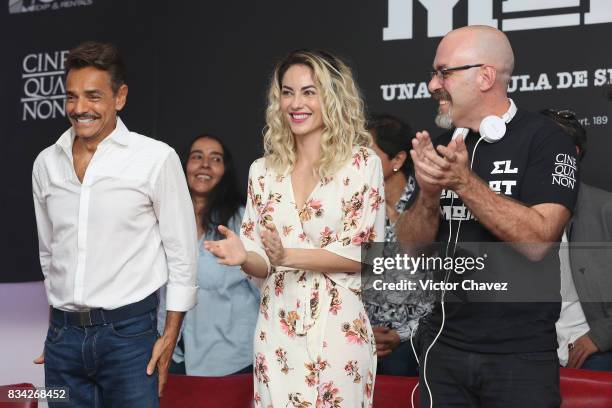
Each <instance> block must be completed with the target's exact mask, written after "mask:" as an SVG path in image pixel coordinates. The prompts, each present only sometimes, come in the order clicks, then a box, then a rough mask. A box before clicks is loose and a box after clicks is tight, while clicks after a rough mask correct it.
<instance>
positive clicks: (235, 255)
mask: <svg viewBox="0 0 612 408" xmlns="http://www.w3.org/2000/svg"><path fill="white" fill-rule="evenodd" d="M219 232H220V233H221V234H222V235H223V236H224V237H225V239H221V240H218V241H204V248H206V250H207V251H209V252H210V253H211V254H213V255H214V256H216V257H217V258H218V262H219V263H220V264H222V265H242V264H244V263H245V262H246V259H247V251H246V249H244V245H243V244H242V241H241V240H240V237H239V236H238V235H237V234H236V233H235V232H234V231H232V230H231V229H229V228H227V227H226V226H224V225H219Z"/></svg>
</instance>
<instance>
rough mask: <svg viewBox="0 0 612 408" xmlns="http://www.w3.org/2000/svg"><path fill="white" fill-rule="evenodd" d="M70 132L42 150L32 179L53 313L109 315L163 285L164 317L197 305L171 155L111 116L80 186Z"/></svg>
mask: <svg viewBox="0 0 612 408" xmlns="http://www.w3.org/2000/svg"><path fill="white" fill-rule="evenodd" d="M74 137H75V135H74V131H73V130H72V128H71V129H69V130H67V131H66V132H64V134H62V136H61V137H60V138H59V140H58V141H57V142H56V143H55V144H54V145H52V146H50V147H48V148H46V149H45V150H43V151H42V152H41V153H40V154H39V155H38V157H37V158H36V161H35V162H34V169H33V171H32V188H33V194H34V208H35V211H36V223H37V226H38V238H39V249H40V264H41V267H42V271H43V275H44V277H45V287H46V290H47V296H48V300H49V303H50V304H51V305H52V306H53V307H55V308H58V309H62V310H67V311H75V310H86V309H89V308H98V307H101V308H105V309H115V308H118V307H121V306H124V305H127V304H130V303H134V302H137V301H139V300H142V299H144V298H145V297H147V296H148V295H150V294H151V293H153V292H155V291H156V290H157V289H159V288H160V287H161V286H162V285H164V284H165V283H166V282H167V283H168V285H167V292H166V293H167V294H166V306H167V309H168V310H173V311H186V310H189V309H191V308H192V307H193V306H194V305H195V303H196V290H197V289H196V260H197V232H196V224H195V216H194V213H193V205H192V203H191V199H190V196H189V191H188V189H187V184H186V182H185V176H184V173H183V170H182V168H181V164H180V161H179V159H178V156H177V155H176V152H175V151H174V150H173V149H172V148H171V147H169V146H168V145H167V144H165V143H163V142H160V141H157V140H154V139H151V138H148V137H146V136H142V135H139V134H137V133H134V132H130V131H129V130H128V129H127V128H126V127H125V125H124V124H123V122H122V121H121V119H119V118H117V125H116V127H115V130H114V131H113V132H112V133H111V134H110V135H109V136H108V137H106V138H105V139H104V140H103V141H101V142H100V144H99V145H98V147H97V149H96V152H95V154H94V155H93V157H92V159H91V161H90V163H89V166H88V167H87V171H86V172H85V176H84V178H83V182H82V183H81V182H80V181H79V179H78V178H77V176H76V173H75V170H74V166H73V160H72V144H73V142H74Z"/></svg>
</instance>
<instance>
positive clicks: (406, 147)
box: [366, 114, 414, 177]
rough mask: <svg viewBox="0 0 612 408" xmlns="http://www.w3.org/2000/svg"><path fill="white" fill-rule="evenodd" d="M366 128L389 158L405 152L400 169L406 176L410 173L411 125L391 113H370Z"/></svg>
mask: <svg viewBox="0 0 612 408" xmlns="http://www.w3.org/2000/svg"><path fill="white" fill-rule="evenodd" d="M366 129H367V130H369V131H370V132H371V133H372V136H373V138H374V143H376V145H377V146H378V147H380V150H382V151H383V152H385V154H386V155H387V156H389V159H393V158H394V157H395V156H396V155H397V154H398V153H399V152H406V160H405V161H404V164H403V165H402V167H401V168H400V170H401V171H402V173H404V175H405V176H406V177H408V176H409V175H410V174H411V173H412V159H411V158H410V149H411V148H412V138H413V137H414V132H413V131H412V127H410V125H409V124H407V123H406V122H404V121H403V120H401V119H400V118H397V117H395V116H393V115H388V114H372V115H370V117H369V118H368V122H367V124H366Z"/></svg>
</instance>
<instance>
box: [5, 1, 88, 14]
mask: <svg viewBox="0 0 612 408" xmlns="http://www.w3.org/2000/svg"><path fill="white" fill-rule="evenodd" d="M8 4H9V13H10V14H15V13H29V12H31V11H47V10H59V9H66V8H72V7H82V6H91V5H92V4H93V0H9V3H8Z"/></svg>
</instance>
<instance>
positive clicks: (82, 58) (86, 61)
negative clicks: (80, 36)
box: [66, 41, 125, 92]
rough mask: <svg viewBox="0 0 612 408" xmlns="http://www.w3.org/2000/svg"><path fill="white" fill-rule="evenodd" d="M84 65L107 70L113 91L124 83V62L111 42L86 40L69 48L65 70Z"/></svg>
mask: <svg viewBox="0 0 612 408" xmlns="http://www.w3.org/2000/svg"><path fill="white" fill-rule="evenodd" d="M86 67H94V68H97V69H100V70H102V71H106V72H108V74H109V76H110V80H111V88H112V89H113V92H117V91H118V90H119V87H120V86H121V85H123V84H125V64H124V63H123V59H122V58H121V55H120V54H119V50H118V49H117V47H115V46H114V45H113V44H110V43H101V42H95V41H86V42H83V43H81V44H79V45H77V46H76V47H75V48H73V49H71V50H70V52H69V53H68V57H66V71H70V70H71V69H80V68H86Z"/></svg>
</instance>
